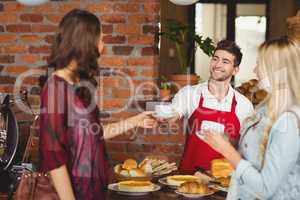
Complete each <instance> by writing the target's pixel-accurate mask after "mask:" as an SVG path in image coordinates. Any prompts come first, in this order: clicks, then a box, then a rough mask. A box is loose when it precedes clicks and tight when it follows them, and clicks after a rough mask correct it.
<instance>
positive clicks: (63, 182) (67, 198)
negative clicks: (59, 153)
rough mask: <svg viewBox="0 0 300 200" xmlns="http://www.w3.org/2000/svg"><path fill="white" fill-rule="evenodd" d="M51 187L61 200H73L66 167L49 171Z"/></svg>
mask: <svg viewBox="0 0 300 200" xmlns="http://www.w3.org/2000/svg"><path fill="white" fill-rule="evenodd" d="M49 174H50V177H51V179H52V181H53V185H54V187H55V189H56V191H57V193H58V196H59V198H60V199H62V200H75V196H74V192H73V189H72V184H71V180H70V176H69V173H68V170H67V167H66V165H63V166H61V167H59V168H56V169H53V170H51V171H49Z"/></svg>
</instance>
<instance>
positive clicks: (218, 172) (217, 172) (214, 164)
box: [211, 159, 234, 178]
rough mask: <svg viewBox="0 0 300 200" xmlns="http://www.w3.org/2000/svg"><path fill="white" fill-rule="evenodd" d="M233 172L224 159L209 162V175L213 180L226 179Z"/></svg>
mask: <svg viewBox="0 0 300 200" xmlns="http://www.w3.org/2000/svg"><path fill="white" fill-rule="evenodd" d="M233 170H234V169H233V167H232V166H231V164H230V163H229V162H228V160H226V159H214V160H212V161H211V175H212V176H213V177H215V178H220V177H228V176H230V175H231V173H232V172H233Z"/></svg>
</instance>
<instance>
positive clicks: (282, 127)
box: [273, 110, 299, 135]
mask: <svg viewBox="0 0 300 200" xmlns="http://www.w3.org/2000/svg"><path fill="white" fill-rule="evenodd" d="M297 115H298V116H297ZM273 128H274V129H275V130H279V131H280V132H290V133H292V132H295V133H297V134H298V133H299V130H298V128H299V114H296V113H295V112H291V111H289V110H287V111H286V112H283V113H282V114H281V115H280V116H279V117H278V118H277V120H276V121H275V122H274V125H273ZM289 135H290V134H289Z"/></svg>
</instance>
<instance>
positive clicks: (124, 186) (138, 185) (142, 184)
mask: <svg viewBox="0 0 300 200" xmlns="http://www.w3.org/2000/svg"><path fill="white" fill-rule="evenodd" d="M118 188H119V190H121V191H127V192H148V191H152V190H153V189H154V184H153V183H151V182H150V181H122V182H119V183H118Z"/></svg>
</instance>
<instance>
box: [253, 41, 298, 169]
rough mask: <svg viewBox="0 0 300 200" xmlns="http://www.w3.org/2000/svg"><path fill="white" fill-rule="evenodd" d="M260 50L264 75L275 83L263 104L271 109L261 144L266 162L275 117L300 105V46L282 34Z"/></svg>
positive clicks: (259, 68)
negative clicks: (299, 87)
mask: <svg viewBox="0 0 300 200" xmlns="http://www.w3.org/2000/svg"><path fill="white" fill-rule="evenodd" d="M258 51H259V52H258V71H259V72H260V74H261V76H262V77H260V78H267V79H268V81H269V82H270V86H271V88H270V91H269V94H268V96H267V97H266V99H265V100H264V101H263V102H262V103H261V105H265V106H266V108H267V113H266V117H267V118H266V119H267V124H266V127H265V128H264V131H263V138H262V142H261V145H260V150H261V155H262V165H263V164H264V157H265V151H266V147H267V143H268V139H269V134H270V130H271V128H272V125H273V124H274V122H275V120H276V119H277V118H278V117H279V116H280V115H281V114H282V113H283V112H285V111H287V110H288V108H290V107H291V106H293V105H300V92H299V89H298V86H299V80H300V46H299V43H297V42H296V41H293V40H291V39H289V38H287V37H281V38H278V39H274V40H270V41H266V42H264V43H263V44H261V45H260V47H259V49H258ZM261 105H260V106H261Z"/></svg>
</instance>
